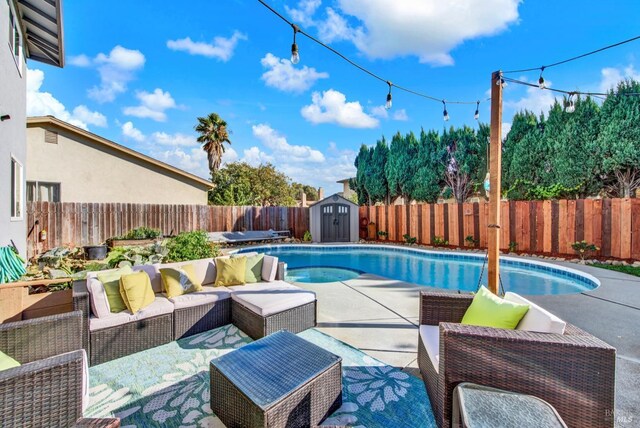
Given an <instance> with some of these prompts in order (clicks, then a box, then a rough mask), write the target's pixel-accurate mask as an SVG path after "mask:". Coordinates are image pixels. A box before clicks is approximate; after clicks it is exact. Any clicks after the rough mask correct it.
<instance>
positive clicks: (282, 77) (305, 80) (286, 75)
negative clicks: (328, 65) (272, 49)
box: [260, 53, 329, 92]
mask: <svg viewBox="0 0 640 428" xmlns="http://www.w3.org/2000/svg"><path fill="white" fill-rule="evenodd" d="M260 63H261V64H262V66H263V67H264V68H266V69H267V71H265V72H264V74H263V75H262V80H264V81H265V83H266V84H267V86H271V87H273V88H276V89H279V90H281V91H285V92H304V91H306V90H308V89H309V88H311V87H312V86H313V85H314V84H315V83H316V81H318V79H326V78H328V77H329V74H328V73H323V72H318V71H316V69H315V68H310V67H307V66H306V65H305V66H303V67H302V68H296V67H294V66H293V64H292V63H291V61H290V60H288V59H280V58H278V57H277V56H275V55H273V54H271V53H268V54H267V55H265V57H264V58H262V59H261V60H260Z"/></svg>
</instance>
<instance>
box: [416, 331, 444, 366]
mask: <svg viewBox="0 0 640 428" xmlns="http://www.w3.org/2000/svg"><path fill="white" fill-rule="evenodd" d="M420 338H421V339H422V343H423V344H424V348H425V349H426V350H427V355H428V356H429V359H430V360H431V364H433V367H434V368H435V369H436V373H438V371H439V367H440V327H439V326H437V325H421V326H420Z"/></svg>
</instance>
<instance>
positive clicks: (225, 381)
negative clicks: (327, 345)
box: [211, 331, 342, 428]
mask: <svg viewBox="0 0 640 428" xmlns="http://www.w3.org/2000/svg"><path fill="white" fill-rule="evenodd" d="M341 405H342V358H340V357H338V356H337V355H334V354H332V353H330V352H328V351H325V350H324V349H322V348H320V347H318V346H316V345H314V344H312V343H309V342H307V341H306V340H304V339H301V338H299V337H298V336H296V335H294V334H292V333H289V332H288V331H279V332H277V333H274V334H272V335H270V336H267V337H265V338H263V339H260V340H257V341H255V342H253V343H250V344H248V345H246V346H243V347H242V348H240V349H237V350H235V351H232V352H230V353H228V354H226V355H224V356H222V357H219V358H216V359H214V360H213V361H211V410H212V411H213V413H215V414H216V416H218V417H219V418H220V420H221V421H222V423H224V424H225V426H227V428H233V427H270V428H276V427H291V428H293V427H309V426H317V425H318V424H320V422H322V421H323V420H324V419H325V418H326V417H327V416H329V415H331V413H333V412H334V411H335V410H337V409H338V408H339V407H340V406H341Z"/></svg>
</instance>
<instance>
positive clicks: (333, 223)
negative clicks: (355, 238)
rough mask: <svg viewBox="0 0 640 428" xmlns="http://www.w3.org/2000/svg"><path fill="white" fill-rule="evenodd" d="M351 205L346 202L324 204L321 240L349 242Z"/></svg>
mask: <svg viewBox="0 0 640 428" xmlns="http://www.w3.org/2000/svg"><path fill="white" fill-rule="evenodd" d="M350 213H351V207H349V205H345V204H328V205H323V206H322V224H321V235H322V236H321V242H349V241H350V232H351V229H350V221H349V216H350Z"/></svg>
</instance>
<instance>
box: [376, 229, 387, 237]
mask: <svg viewBox="0 0 640 428" xmlns="http://www.w3.org/2000/svg"><path fill="white" fill-rule="evenodd" d="M378 236H379V237H380V239H383V238H384V239H386V238H387V236H389V234H388V233H387V232H385V231H384V230H379V231H378Z"/></svg>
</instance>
